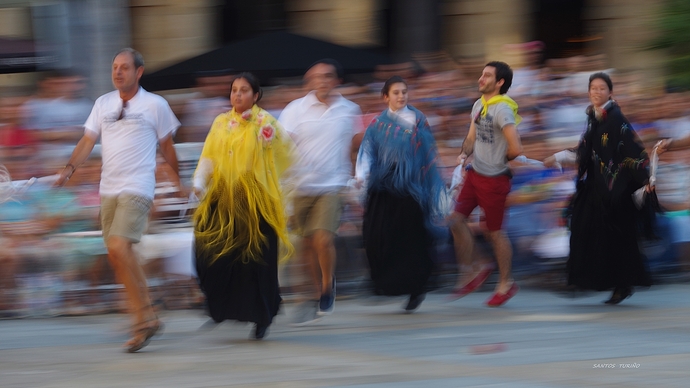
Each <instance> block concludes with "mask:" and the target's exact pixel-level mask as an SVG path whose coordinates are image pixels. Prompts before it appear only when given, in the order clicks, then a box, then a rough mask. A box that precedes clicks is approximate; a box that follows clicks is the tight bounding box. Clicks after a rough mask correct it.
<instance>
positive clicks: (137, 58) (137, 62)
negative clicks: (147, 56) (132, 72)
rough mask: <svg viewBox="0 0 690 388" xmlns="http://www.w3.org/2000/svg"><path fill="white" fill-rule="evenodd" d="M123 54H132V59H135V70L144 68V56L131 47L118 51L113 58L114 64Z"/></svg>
mask: <svg viewBox="0 0 690 388" xmlns="http://www.w3.org/2000/svg"><path fill="white" fill-rule="evenodd" d="M122 53H130V54H132V58H134V68H135V69H138V68H140V67H142V66H144V56H143V55H141V53H140V52H139V51H137V50H135V49H133V48H131V47H125V48H123V49H121V50H120V51H118V52H117V53H116V54H115V55H114V56H113V62H115V58H117V56H118V55H120V54H122Z"/></svg>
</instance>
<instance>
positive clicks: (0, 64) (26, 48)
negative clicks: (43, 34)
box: [0, 38, 58, 74]
mask: <svg viewBox="0 0 690 388" xmlns="http://www.w3.org/2000/svg"><path fill="white" fill-rule="evenodd" d="M57 61H58V58H57V57H56V56H54V55H51V54H47V53H37V52H36V47H35V45H34V42H33V41H32V40H26V39H12V38H0V74H8V73H25V72H29V71H36V70H38V69H39V68H41V69H45V66H46V65H50V64H51V63H57Z"/></svg>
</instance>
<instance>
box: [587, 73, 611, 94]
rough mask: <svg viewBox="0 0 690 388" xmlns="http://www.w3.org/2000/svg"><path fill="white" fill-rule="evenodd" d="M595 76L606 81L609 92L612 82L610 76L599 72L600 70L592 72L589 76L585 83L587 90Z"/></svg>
mask: <svg viewBox="0 0 690 388" xmlns="http://www.w3.org/2000/svg"><path fill="white" fill-rule="evenodd" d="M597 78H599V79H600V80H602V81H604V82H606V85H608V87H609V92H612V91H613V82H611V77H609V75H608V74H606V73H604V72H601V71H600V72H598V73H594V74H592V75H590V76H589V84H588V85H587V90H589V87H590V86H592V81H594V80H595V79H597Z"/></svg>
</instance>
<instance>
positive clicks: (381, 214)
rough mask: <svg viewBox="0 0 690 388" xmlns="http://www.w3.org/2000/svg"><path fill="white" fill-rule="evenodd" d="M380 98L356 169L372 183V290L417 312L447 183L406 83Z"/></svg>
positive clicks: (367, 219) (368, 234) (367, 220)
mask: <svg viewBox="0 0 690 388" xmlns="http://www.w3.org/2000/svg"><path fill="white" fill-rule="evenodd" d="M381 94H382V95H383V98H384V100H385V101H386V102H387V103H388V109H386V110H384V111H383V112H382V113H381V114H380V115H379V116H377V117H376V118H375V119H374V120H373V121H372V122H371V124H369V126H368V127H367V130H366V132H365V134H364V138H363V139H362V145H361V148H360V154H359V158H358V163H357V164H358V174H357V175H358V177H359V178H363V177H364V176H367V177H368V178H367V204H366V212H365V215H364V220H363V235H364V246H365V250H366V254H367V259H368V261H369V269H370V271H371V272H370V273H371V280H372V283H373V288H374V289H373V292H374V293H375V294H377V295H387V296H394V295H409V296H410V297H409V300H408V302H407V304H406V305H405V310H406V311H407V312H412V311H414V310H416V309H417V308H418V307H419V305H420V304H421V303H422V301H423V300H424V298H425V295H426V288H427V286H428V285H427V282H428V280H429V277H430V276H431V271H432V267H433V261H432V254H433V240H434V233H433V230H434V226H433V221H434V219H435V218H440V217H441V215H442V210H441V198H442V194H444V190H445V184H444V182H443V180H442V179H441V175H440V174H439V172H438V169H437V165H436V164H437V159H438V153H437V150H436V142H435V141H434V136H433V134H432V132H431V128H430V126H429V123H428V121H427V119H426V116H425V115H424V114H423V113H422V112H420V111H419V110H417V109H415V108H414V107H413V106H411V105H408V104H407V83H405V81H404V80H403V79H402V78H400V77H397V76H396V77H392V78H390V79H389V80H388V81H386V83H385V84H384V86H383V90H382V91H381Z"/></svg>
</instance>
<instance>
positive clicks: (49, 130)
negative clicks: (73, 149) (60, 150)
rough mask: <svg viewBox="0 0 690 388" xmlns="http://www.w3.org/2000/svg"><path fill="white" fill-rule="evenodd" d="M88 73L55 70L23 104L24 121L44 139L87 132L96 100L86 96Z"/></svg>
mask: <svg viewBox="0 0 690 388" xmlns="http://www.w3.org/2000/svg"><path fill="white" fill-rule="evenodd" d="M85 89H86V79H85V77H84V76H82V75H80V74H78V73H74V72H70V71H66V70H60V71H57V70H56V71H51V72H48V73H47V74H45V75H44V76H43V78H42V80H41V81H39V83H38V91H37V92H36V94H35V95H34V96H32V97H30V98H29V99H28V100H27V101H26V102H25V103H24V104H23V105H22V109H23V118H24V122H23V125H24V127H25V128H27V129H30V130H33V131H34V132H35V133H36V135H37V137H38V138H39V139H40V140H41V141H42V142H71V141H75V140H78V139H79V138H80V137H81V135H82V133H83V125H84V122H86V119H87V118H88V117H89V113H91V107H92V105H93V101H91V100H89V99H88V98H86V97H85V95H84V93H85Z"/></svg>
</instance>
